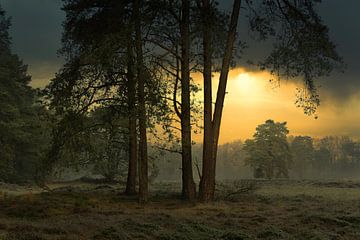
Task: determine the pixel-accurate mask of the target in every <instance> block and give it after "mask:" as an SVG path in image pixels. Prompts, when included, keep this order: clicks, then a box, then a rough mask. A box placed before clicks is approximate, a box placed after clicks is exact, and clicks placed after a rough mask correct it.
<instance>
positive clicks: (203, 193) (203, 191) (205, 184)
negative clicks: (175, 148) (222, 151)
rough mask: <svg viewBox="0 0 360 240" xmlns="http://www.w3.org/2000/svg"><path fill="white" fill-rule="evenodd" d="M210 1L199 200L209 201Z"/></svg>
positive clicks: (206, 3) (206, 8) (203, 11)
mask: <svg viewBox="0 0 360 240" xmlns="http://www.w3.org/2000/svg"><path fill="white" fill-rule="evenodd" d="M210 11H211V9H210V1H209V0H204V1H203V6H202V9H201V14H202V19H203V47H204V72H203V77H204V139H203V166H202V175H201V179H200V186H199V198H200V200H201V201H207V199H209V198H211V196H212V195H213V194H214V193H212V192H211V191H210V190H211V189H212V187H211V186H212V185H213V184H214V183H213V182H212V173H213V170H212V147H211V146H212V144H211V143H212V138H213V137H212V83H211V81H212V79H211V78H212V77H211V74H212V73H211V66H212V61H211V55H212V46H211V45H212V44H211V42H212V40H211V38H212V34H211V23H210V17H211V16H209V14H210Z"/></svg>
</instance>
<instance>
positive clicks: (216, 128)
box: [199, 0, 241, 202]
mask: <svg viewBox="0 0 360 240" xmlns="http://www.w3.org/2000/svg"><path fill="white" fill-rule="evenodd" d="M240 6H241V0H235V1H234V6H233V12H232V15H231V20H230V26H229V32H228V36H227V41H226V46H225V52H224V57H223V61H222V66H221V72H220V79H219V86H218V91H217V96H216V102H215V110H214V115H213V117H212V119H211V114H212V113H211V112H209V111H211V110H212V109H211V101H210V102H209V100H211V94H212V91H211V43H208V42H207V41H211V38H209V37H208V36H207V34H211V32H210V31H211V29H210V27H211V26H210V25H209V24H207V19H206V13H203V17H205V19H204V29H203V31H204V102H205V100H206V104H205V103H204V150H203V151H204V152H203V171H202V179H201V181H200V196H199V198H200V200H201V201H204V202H207V201H211V200H213V199H214V194H215V175H216V155H217V149H218V143H219V134H220V125H221V118H222V111H223V106H224V100H225V94H226V85H227V80H228V73H229V68H230V62H231V59H232V52H233V47H234V42H235V38H236V28H237V22H238V19H239V12H240ZM203 8H204V9H203V11H205V12H209V10H208V9H207V8H209V1H208V0H204V1H203ZM209 58H210V59H209ZM209 84H210V86H209ZM209 105H210V106H209ZM209 118H210V119H209ZM205 125H206V127H205ZM209 139H210V140H209ZM205 145H206V146H205ZM209 145H210V146H209Z"/></svg>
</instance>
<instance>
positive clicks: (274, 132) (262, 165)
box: [244, 120, 292, 179]
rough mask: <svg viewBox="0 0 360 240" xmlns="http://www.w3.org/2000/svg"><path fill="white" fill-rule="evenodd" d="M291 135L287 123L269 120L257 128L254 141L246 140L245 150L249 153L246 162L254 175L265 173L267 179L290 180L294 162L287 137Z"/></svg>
mask: <svg viewBox="0 0 360 240" xmlns="http://www.w3.org/2000/svg"><path fill="white" fill-rule="evenodd" d="M288 133H289V131H288V129H287V127H286V122H283V123H280V122H274V121H273V120H267V121H266V122H265V123H264V124H261V125H259V126H258V127H257V128H256V132H255V134H254V139H251V140H246V142H245V146H244V150H245V151H246V152H247V153H248V157H247V158H246V162H247V164H248V165H250V166H251V167H252V168H253V169H254V173H256V174H259V175H261V174H260V172H261V173H263V174H264V175H265V176H266V178H268V179H272V178H274V177H276V178H279V177H285V178H288V177H289V174H288V169H289V168H290V163H291V160H292V155H291V151H290V147H289V144H288V142H287V139H286V136H287V134H288Z"/></svg>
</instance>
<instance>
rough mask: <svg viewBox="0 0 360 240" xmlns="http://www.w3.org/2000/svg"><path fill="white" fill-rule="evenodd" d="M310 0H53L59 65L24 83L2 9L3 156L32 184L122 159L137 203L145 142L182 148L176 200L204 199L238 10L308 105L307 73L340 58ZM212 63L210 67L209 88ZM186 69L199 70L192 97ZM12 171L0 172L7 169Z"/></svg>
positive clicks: (316, 73) (144, 182)
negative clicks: (38, 80)
mask: <svg viewBox="0 0 360 240" xmlns="http://www.w3.org/2000/svg"><path fill="white" fill-rule="evenodd" d="M316 2H317V1H311V0H305V1H304V0H294V1H289V0H259V1H252V0H243V1H241V0H234V3H233V7H232V9H231V11H228V10H226V11H224V10H223V9H221V8H220V6H219V5H218V3H217V2H216V1H210V0H202V1H190V0H160V1H159V0H156V1H152V0H146V1H145V0H133V1H130V0H127V1H117V0H94V1H87V0H63V8H62V10H63V11H64V12H65V14H66V17H65V21H64V23H63V36H62V48H61V49H60V50H59V53H60V54H61V55H62V56H63V58H64V59H65V64H64V65H63V66H62V68H61V69H60V70H59V71H58V72H57V74H56V77H55V78H54V79H52V80H51V81H50V83H49V84H48V85H47V86H46V88H45V89H44V90H42V91H35V90H34V89H31V88H30V87H29V86H28V84H29V82H30V77H29V76H28V75H27V73H26V66H25V65H24V64H23V63H22V62H21V61H20V60H19V58H18V57H17V56H16V55H14V54H12V53H11V50H10V38H9V35H8V28H9V26H10V22H9V19H8V18H6V16H5V13H4V11H2V10H1V11H0V43H1V44H0V47H1V52H0V54H1V56H0V57H1V61H0V68H1V75H0V80H1V82H0V84H1V96H0V97H1V98H2V101H1V104H3V105H2V106H1V108H0V109H1V110H0V111H1V112H0V114H1V125H0V126H1V129H0V131H1V132H2V134H1V141H0V144H1V145H0V154H1V156H2V157H1V164H2V165H4V166H5V167H7V168H9V169H11V171H12V172H13V176H16V177H19V176H24V179H33V180H34V181H36V182H37V183H38V184H42V183H44V182H46V180H47V179H48V177H49V176H51V174H52V173H53V171H54V169H56V167H57V166H60V165H64V164H65V165H67V166H69V167H71V166H81V165H82V164H86V163H92V164H93V165H94V166H95V167H94V168H95V169H96V170H98V171H102V172H108V173H111V171H112V170H113V171H116V170H117V169H120V165H121V164H122V161H120V159H123V158H127V163H126V168H127V171H126V176H127V181H126V191H125V192H126V193H127V194H137V195H138V198H139V202H141V203H145V202H147V201H148V196H149V192H148V185H149V171H150V170H151V169H152V167H151V164H149V163H151V158H152V157H151V156H150V155H149V146H150V145H154V146H156V147H157V148H160V149H166V150H168V151H175V152H178V153H180V154H181V172H182V179H181V180H182V181H181V182H182V197H183V199H185V200H188V201H194V200H195V199H196V198H198V199H199V200H200V201H204V202H207V201H211V200H213V199H214V193H215V178H216V162H217V156H218V151H219V149H218V145H219V143H218V141H219V135H220V126H221V118H222V112H223V107H224V100H225V96H226V85H227V81H228V72H229V69H230V68H231V67H233V66H234V65H236V62H237V58H238V56H239V55H241V52H242V50H243V49H242V46H243V44H238V42H239V40H242V36H239V35H238V34H237V29H238V22H239V15H240V13H242V14H243V16H244V17H245V16H246V18H244V19H246V20H242V19H241V20H242V21H247V22H248V25H249V32H252V33H253V35H254V38H253V39H252V40H251V41H254V42H255V41H265V40H267V41H269V42H271V43H273V49H272V51H271V52H270V54H269V56H267V57H266V58H265V59H263V60H260V61H259V62H258V63H257V64H255V65H256V66H258V67H259V68H260V69H262V70H267V71H269V72H270V73H272V74H273V75H274V78H276V79H278V80H279V81H280V79H282V78H297V79H301V81H302V83H303V86H304V87H303V88H301V89H299V92H298V96H297V97H298V98H297V101H296V105H297V106H298V107H302V108H303V109H304V113H305V114H309V115H314V114H315V112H316V108H317V107H318V106H319V104H320V100H319V95H318V93H317V86H316V84H315V80H316V78H318V77H320V76H323V75H327V74H329V73H330V72H331V71H332V70H333V69H334V68H337V67H339V66H341V65H342V59H341V58H340V56H339V55H338V54H337V52H336V49H335V45H334V44H333V43H332V42H331V40H330V39H329V36H328V28H327V27H326V25H324V24H323V23H322V21H321V18H320V17H319V15H318V14H317V12H316ZM214 72H219V73H220V77H219V79H218V88H217V93H216V98H215V99H212V96H213V92H212V91H213V87H212V82H213V73H214ZM194 73H200V74H201V75H202V77H203V91H204V98H203V101H202V102H200V103H199V102H198V101H197V100H196V99H195V98H194V93H196V92H198V91H200V89H199V86H197V85H196V84H195V83H194V81H193V79H192V74H194ZM199 116H201V117H199ZM196 125H201V126H202V128H203V136H204V138H203V147H202V157H201V160H200V162H201V164H194V161H193V156H192V145H193V141H192V134H193V133H194V131H197V128H196V127H195V126H196ZM149 141H150V142H151V144H150V143H149ZM259 141H260V140H259ZM169 143H171V144H169ZM172 143H173V144H172ZM248 145H249V148H252V147H251V146H250V145H251V143H250V142H249V143H248ZM35 146H36V147H35ZM169 146H170V148H168V147H169ZM174 147H175V148H174ZM278 147H279V149H282V147H283V146H280V145H279V146H278ZM24 151H25V152H24ZM282 157H285V156H281V158H282ZM31 159H34V163H32V161H31ZM194 165H196V166H199V168H198V172H199V176H200V183H199V187H198V188H199V191H198V193H197V191H196V189H197V188H196V185H195V181H194V172H193V169H194ZM200 167H201V169H200ZM2 169H5V168H2ZM29 169H32V170H29ZM11 171H8V170H5V171H4V173H2V174H1V178H2V179H3V180H9V179H11V177H8V176H6V175H7V174H8V173H11ZM27 171H29V173H26V174H27V175H26V174H25V172H27ZM271 174H274V173H271ZM275 174H280V175H282V176H285V175H286V173H285V172H283V171H280V172H277V173H275ZM10 175H11V174H10ZM111 175H113V174H109V175H108V178H111ZM25 176H26V177H25Z"/></svg>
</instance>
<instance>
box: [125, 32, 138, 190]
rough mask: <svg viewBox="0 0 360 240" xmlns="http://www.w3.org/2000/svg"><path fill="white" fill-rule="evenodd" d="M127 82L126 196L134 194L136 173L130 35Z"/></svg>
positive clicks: (133, 79) (133, 89)
mask: <svg viewBox="0 0 360 240" xmlns="http://www.w3.org/2000/svg"><path fill="white" fill-rule="evenodd" d="M127 52H128V56H127V58H128V59H127V61H128V66H127V81H128V86H127V87H128V92H127V95H128V96H127V97H128V113H129V164H128V165H129V166H128V175H127V181H126V190H125V193H126V194H128V195H134V194H136V172H137V129H136V127H137V126H136V125H137V124H136V122H137V116H136V104H135V102H136V81H135V77H134V60H133V57H134V56H133V48H132V38H131V34H130V38H129V42H128V47H127Z"/></svg>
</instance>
